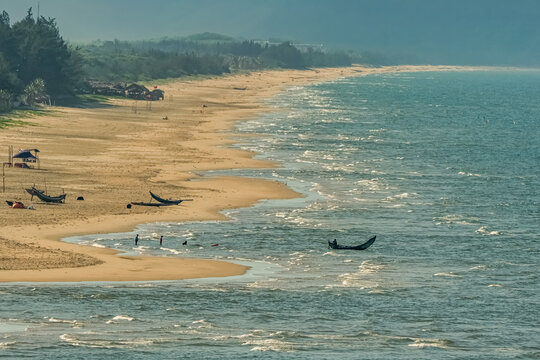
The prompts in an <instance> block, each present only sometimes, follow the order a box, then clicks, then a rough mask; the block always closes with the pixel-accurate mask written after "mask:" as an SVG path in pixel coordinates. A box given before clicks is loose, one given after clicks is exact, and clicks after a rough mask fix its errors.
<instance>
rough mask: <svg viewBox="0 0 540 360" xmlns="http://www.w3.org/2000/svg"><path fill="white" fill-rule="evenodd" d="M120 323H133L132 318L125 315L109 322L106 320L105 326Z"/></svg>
mask: <svg viewBox="0 0 540 360" xmlns="http://www.w3.org/2000/svg"><path fill="white" fill-rule="evenodd" d="M120 321H133V318H132V317H131V316H127V315H116V316H115V317H113V318H112V319H111V320H108V321H107V322H106V323H107V324H114V323H117V322H120Z"/></svg>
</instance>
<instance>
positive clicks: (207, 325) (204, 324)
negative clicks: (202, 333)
mask: <svg viewBox="0 0 540 360" xmlns="http://www.w3.org/2000/svg"><path fill="white" fill-rule="evenodd" d="M191 323H192V324H193V325H197V328H198V329H211V328H213V327H214V324H213V323H211V322H209V321H206V320H205V319H201V320H195V321H192V322H191Z"/></svg>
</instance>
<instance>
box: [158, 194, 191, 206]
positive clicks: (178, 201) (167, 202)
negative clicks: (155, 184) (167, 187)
mask: <svg viewBox="0 0 540 360" xmlns="http://www.w3.org/2000/svg"><path fill="white" fill-rule="evenodd" d="M150 196H152V197H153V198H154V199H155V200H156V201H159V202H160V203H162V204H168V205H178V204H180V203H181V202H183V201H192V199H182V200H180V199H179V200H171V199H164V198H162V197H161V196H158V195H156V194H154V193H153V192H151V191H150Z"/></svg>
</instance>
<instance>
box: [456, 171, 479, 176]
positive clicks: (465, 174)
mask: <svg viewBox="0 0 540 360" xmlns="http://www.w3.org/2000/svg"><path fill="white" fill-rule="evenodd" d="M458 175H464V176H475V177H480V176H482V175H480V174H473V173H467V172H464V171H460V172H458Z"/></svg>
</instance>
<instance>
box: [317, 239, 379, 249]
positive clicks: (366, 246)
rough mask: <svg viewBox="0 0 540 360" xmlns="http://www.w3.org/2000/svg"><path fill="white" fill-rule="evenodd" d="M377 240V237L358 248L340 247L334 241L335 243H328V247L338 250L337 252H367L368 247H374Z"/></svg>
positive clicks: (357, 246)
mask: <svg viewBox="0 0 540 360" xmlns="http://www.w3.org/2000/svg"><path fill="white" fill-rule="evenodd" d="M376 238H377V236H374V237H372V238H371V239H369V240H368V241H366V242H365V243H363V244H361V245H356V246H347V245H339V244H338V243H337V241H336V240H335V239H334V241H329V242H328V246H329V247H330V248H332V249H336V250H366V249H367V248H368V247H370V246H371V245H373V243H374V242H375V239H376Z"/></svg>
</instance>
